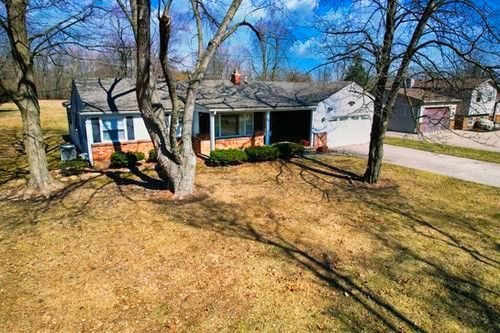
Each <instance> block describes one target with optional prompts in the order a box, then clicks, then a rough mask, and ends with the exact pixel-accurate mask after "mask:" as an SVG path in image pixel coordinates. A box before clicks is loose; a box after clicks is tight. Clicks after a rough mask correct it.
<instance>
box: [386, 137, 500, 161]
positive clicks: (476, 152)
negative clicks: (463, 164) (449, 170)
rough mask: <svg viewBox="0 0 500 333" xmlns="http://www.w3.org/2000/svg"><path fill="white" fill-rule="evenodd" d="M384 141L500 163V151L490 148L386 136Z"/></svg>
mask: <svg viewBox="0 0 500 333" xmlns="http://www.w3.org/2000/svg"><path fill="white" fill-rule="evenodd" d="M384 143H386V144H388V145H393V146H398V147H405V148H412V149H419V150H425V151H430V152H432V153H437V154H445V155H452V156H457V157H464V158H470V159H473V160H479V161H485V162H492V163H500V153H498V152H494V151H488V150H480V149H473V148H465V147H458V146H452V145H446V144H441V143H434V142H430V141H426V140H412V139H405V138H396V137H389V136H386V137H385V139H384Z"/></svg>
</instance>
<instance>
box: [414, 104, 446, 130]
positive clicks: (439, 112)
mask: <svg viewBox="0 0 500 333" xmlns="http://www.w3.org/2000/svg"><path fill="white" fill-rule="evenodd" d="M420 118H421V119H420V131H421V132H433V131H440V130H443V129H449V128H450V108H449V107H423V109H422V115H421V116H420Z"/></svg>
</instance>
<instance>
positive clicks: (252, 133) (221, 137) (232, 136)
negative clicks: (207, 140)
mask: <svg viewBox="0 0 500 333" xmlns="http://www.w3.org/2000/svg"><path fill="white" fill-rule="evenodd" d="M246 115H250V118H251V119H250V123H251V124H252V129H251V131H250V133H247V131H246V128H247V126H246V125H247V120H246V117H245V116H246ZM222 116H238V130H239V128H240V123H239V121H240V117H243V122H244V124H243V128H244V131H245V133H244V134H231V135H221V134H220V131H221V118H222ZM215 117H216V119H215V120H216V121H217V125H218V128H219V135H217V131H215V128H214V132H215V139H227V138H238V137H245V136H251V135H254V134H255V126H254V113H253V112H245V113H224V114H222V115H221V114H219V115H216V116H215ZM214 124H215V123H214Z"/></svg>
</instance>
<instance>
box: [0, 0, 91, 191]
mask: <svg viewBox="0 0 500 333" xmlns="http://www.w3.org/2000/svg"><path fill="white" fill-rule="evenodd" d="M1 5H3V6H4V7H3V8H2V7H0V27H1V28H2V29H3V30H4V31H5V33H6V34H7V37H8V41H9V47H10V53H11V60H12V63H13V69H14V71H13V75H12V77H11V78H9V79H6V78H5V77H4V76H2V77H0V87H1V89H2V90H3V91H4V92H6V93H7V94H8V95H9V97H10V99H11V100H12V101H13V102H14V103H15V104H16V105H17V107H18V108H19V110H20V111H21V118H22V123H23V143H24V148H25V150H26V153H27V155H28V161H29V171H30V180H29V183H28V184H29V186H30V187H32V188H34V189H36V190H38V191H40V193H42V194H44V195H48V194H49V193H50V191H51V188H52V186H53V185H54V182H53V180H52V178H51V176H50V174H49V171H48V166H47V157H46V153H45V144H44V140H43V134H42V129H41V126H40V106H39V104H38V94H37V86H36V83H35V76H34V71H33V62H34V58H35V57H36V56H37V55H39V54H43V53H44V52H47V51H49V50H53V49H55V48H58V47H61V46H62V45H63V44H66V43H70V42H71V41H72V40H73V38H72V36H71V34H70V33H69V30H70V29H72V28H73V27H75V26H76V25H77V24H79V23H81V22H83V21H84V20H86V19H87V18H88V17H89V16H90V15H91V14H92V8H93V7H92V6H91V5H89V6H84V7H79V6H78V10H75V8H74V7H73V6H71V7H72V10H71V11H69V12H67V13H66V15H65V17H64V18H63V19H62V20H60V21H59V22H56V23H55V24H53V25H51V26H45V25H40V24H39V22H36V21H33V22H29V21H28V17H29V15H30V14H33V12H34V11H36V10H43V9H47V8H55V7H56V6H58V5H61V6H62V5H64V2H62V1H56V0H54V1H39V2H38V1H28V0H3V1H1V2H0V6H1Z"/></svg>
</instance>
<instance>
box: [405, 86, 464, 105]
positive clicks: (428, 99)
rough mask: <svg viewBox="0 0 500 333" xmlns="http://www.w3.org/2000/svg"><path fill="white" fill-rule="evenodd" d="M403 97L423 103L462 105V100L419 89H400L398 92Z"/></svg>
mask: <svg viewBox="0 0 500 333" xmlns="http://www.w3.org/2000/svg"><path fill="white" fill-rule="evenodd" d="M398 93H399V95H400V96H402V97H409V98H412V99H414V100H417V101H420V102H422V103H440V102H442V103H444V102H446V103H460V102H461V101H462V100H460V99H456V98H453V97H448V96H444V95H441V94H438V93H436V92H433V91H429V90H425V89H419V88H406V89H405V88H400V89H399V91H398Z"/></svg>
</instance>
